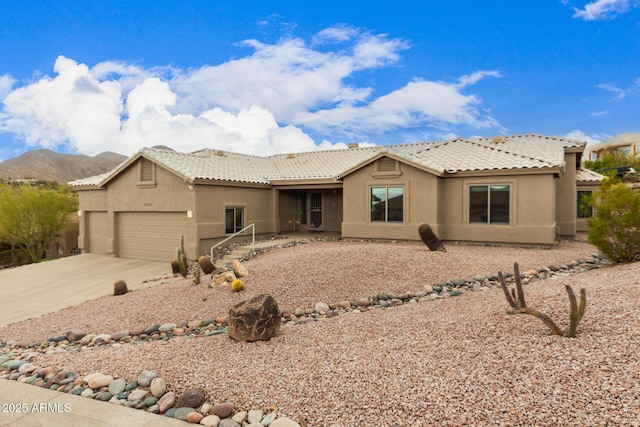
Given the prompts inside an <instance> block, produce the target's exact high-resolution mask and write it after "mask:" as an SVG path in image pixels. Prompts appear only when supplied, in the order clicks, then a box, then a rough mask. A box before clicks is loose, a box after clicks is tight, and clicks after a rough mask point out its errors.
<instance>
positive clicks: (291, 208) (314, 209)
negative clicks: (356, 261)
mask: <svg viewBox="0 0 640 427" xmlns="http://www.w3.org/2000/svg"><path fill="white" fill-rule="evenodd" d="M342 206H343V202H342V188H327V189H321V190H318V189H314V188H310V189H305V188H302V189H298V190H289V189H286V190H280V191H279V192H278V216H279V219H280V232H291V231H293V227H294V226H295V231H299V232H310V231H327V232H337V233H339V232H340V230H341V227H342Z"/></svg>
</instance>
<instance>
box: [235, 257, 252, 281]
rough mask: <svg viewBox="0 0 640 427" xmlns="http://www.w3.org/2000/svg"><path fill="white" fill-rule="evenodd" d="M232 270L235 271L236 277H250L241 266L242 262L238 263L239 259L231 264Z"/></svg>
mask: <svg viewBox="0 0 640 427" xmlns="http://www.w3.org/2000/svg"><path fill="white" fill-rule="evenodd" d="M231 269H232V270H233V273H234V274H235V275H236V277H246V276H248V275H249V272H248V271H247V269H246V268H245V266H244V265H242V264H240V261H238V260H237V259H234V260H233V261H232V262H231Z"/></svg>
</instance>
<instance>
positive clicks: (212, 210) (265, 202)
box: [194, 185, 276, 255]
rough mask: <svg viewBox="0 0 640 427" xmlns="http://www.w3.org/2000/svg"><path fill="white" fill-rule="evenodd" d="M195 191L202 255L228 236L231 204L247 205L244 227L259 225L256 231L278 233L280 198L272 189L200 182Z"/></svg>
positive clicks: (196, 219) (197, 232) (196, 218)
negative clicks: (202, 183)
mask: <svg viewBox="0 0 640 427" xmlns="http://www.w3.org/2000/svg"><path fill="white" fill-rule="evenodd" d="M194 193H195V197H196V208H195V212H194V220H195V222H196V228H197V230H196V236H197V239H198V242H199V247H198V253H199V254H200V255H202V254H207V253H209V250H210V249H211V246H213V245H215V244H216V243H218V242H220V241H221V240H223V239H225V238H226V237H227V234H226V230H225V209H226V208H228V207H236V208H244V215H245V216H244V226H245V227H246V226H248V225H249V224H255V232H256V234H265V233H275V232H276V219H275V212H276V209H275V205H276V198H275V191H274V190H273V189H271V188H266V187H265V188H251V187H248V188H247V187H236V186H222V185H196V186H195V189H194ZM246 234H247V235H248V236H250V235H251V231H250V230H247V232H246ZM240 239H241V240H242V238H240Z"/></svg>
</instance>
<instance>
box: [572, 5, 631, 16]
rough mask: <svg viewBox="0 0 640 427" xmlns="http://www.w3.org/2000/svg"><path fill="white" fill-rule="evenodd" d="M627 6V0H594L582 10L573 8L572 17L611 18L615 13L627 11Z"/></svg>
mask: <svg viewBox="0 0 640 427" xmlns="http://www.w3.org/2000/svg"><path fill="white" fill-rule="evenodd" d="M629 7H630V4H629V0H596V1H594V2H591V3H587V4H586V5H585V6H584V9H582V10H581V9H577V8H574V11H575V13H574V14H573V17H574V18H580V19H584V20H585V21H599V20H605V19H613V18H615V17H616V16H617V15H620V14H623V13H627V12H628V11H629Z"/></svg>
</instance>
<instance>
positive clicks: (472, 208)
mask: <svg viewBox="0 0 640 427" xmlns="http://www.w3.org/2000/svg"><path fill="white" fill-rule="evenodd" d="M510 190H511V188H510V186H509V185H508V184H499V185H471V186H469V222H470V223H476V224H478V223H479V224H509V216H510V203H509V200H510V197H509V193H510Z"/></svg>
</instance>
